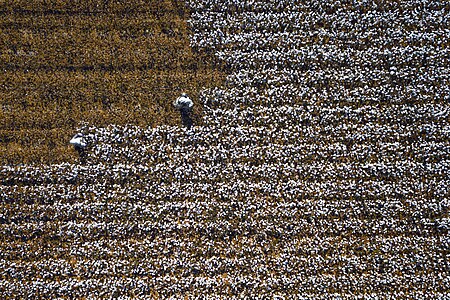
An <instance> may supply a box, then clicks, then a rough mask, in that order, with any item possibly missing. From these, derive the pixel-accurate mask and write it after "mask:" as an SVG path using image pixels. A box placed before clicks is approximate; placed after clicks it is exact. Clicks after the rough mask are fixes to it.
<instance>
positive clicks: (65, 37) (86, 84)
mask: <svg viewBox="0 0 450 300" xmlns="http://www.w3.org/2000/svg"><path fill="white" fill-rule="evenodd" d="M53 2H54V3H49V2H45V1H22V2H20V1H6V2H5V1H4V2H2V4H0V56H1V57H0V72H1V73H0V131H1V132H2V134H1V139H0V158H1V162H2V163H3V164H7V163H9V164H19V163H57V162H63V161H74V159H75V158H76V155H75V152H74V151H72V149H71V147H69V145H68V140H69V139H70V137H71V135H72V134H73V133H74V129H75V128H76V127H77V126H80V122H87V123H89V124H95V125H97V126H105V125H107V124H111V123H113V124H123V125H124V124H135V125H140V126H157V125H162V124H166V125H175V124H177V122H178V118H179V117H178V116H177V115H176V112H175V111H174V110H173V108H172V107H171V103H172V101H173V99H175V98H176V97H177V96H178V95H179V94H180V93H181V92H182V91H185V92H187V93H189V94H190V95H192V96H193V97H198V94H199V92H200V90H201V89H204V88H206V87H211V86H217V85H220V84H221V83H222V81H223V80H224V74H223V73H222V71H221V70H220V69H221V67H220V66H219V65H217V64H216V62H215V61H214V59H213V57H212V58H211V57H209V56H208V55H206V54H205V53H201V52H196V51H194V50H193V49H192V48H191V47H190V43H189V32H190V31H189V27H188V25H187V23H186V18H187V17H189V12H188V9H187V8H186V7H185V4H184V3H183V2H182V1H128V2H127V3H126V4H119V3H118V4H115V3H106V2H104V1H93V2H83V1H81V2H80V3H78V2H77V1H75V2H73V1H53ZM195 114H196V115H197V119H198V121H200V120H201V118H200V116H201V114H202V112H201V107H199V106H197V107H196V111H195ZM55 132H58V133H57V134H56V133H55Z"/></svg>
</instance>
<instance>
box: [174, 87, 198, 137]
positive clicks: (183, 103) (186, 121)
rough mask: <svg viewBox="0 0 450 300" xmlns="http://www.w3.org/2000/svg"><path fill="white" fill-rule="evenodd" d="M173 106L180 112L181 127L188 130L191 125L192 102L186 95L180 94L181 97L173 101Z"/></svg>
mask: <svg viewBox="0 0 450 300" xmlns="http://www.w3.org/2000/svg"><path fill="white" fill-rule="evenodd" d="M173 105H174V106H175V108H176V109H178V110H179V111H180V114H181V122H182V123H183V125H184V126H186V127H187V129H190V128H191V127H192V124H193V122H192V118H191V113H192V107H193V106H194V103H193V102H192V100H191V99H190V98H189V97H188V95H187V94H186V93H182V94H181V96H180V97H178V98H177V99H176V100H175V101H174V103H173Z"/></svg>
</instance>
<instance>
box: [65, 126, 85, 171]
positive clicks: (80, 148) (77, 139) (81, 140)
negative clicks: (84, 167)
mask: <svg viewBox="0 0 450 300" xmlns="http://www.w3.org/2000/svg"><path fill="white" fill-rule="evenodd" d="M69 143H70V144H72V145H73V147H74V148H75V150H76V151H77V152H78V155H79V156H80V162H81V163H82V164H84V163H85V162H86V157H87V153H86V148H87V141H86V138H85V136H84V135H83V134H82V133H77V134H76V135H75V136H74V137H73V138H72V139H71V140H70V141H69Z"/></svg>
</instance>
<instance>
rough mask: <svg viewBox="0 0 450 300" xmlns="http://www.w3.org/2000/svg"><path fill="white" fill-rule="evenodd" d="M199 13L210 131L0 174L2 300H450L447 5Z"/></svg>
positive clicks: (233, 7)
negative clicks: (209, 82)
mask: <svg viewBox="0 0 450 300" xmlns="http://www.w3.org/2000/svg"><path fill="white" fill-rule="evenodd" d="M187 3H188V6H189V7H190V11H191V16H190V20H189V24H190V26H191V46H192V47H193V49H196V50H201V51H206V52H208V53H210V54H211V55H214V56H216V57H217V58H218V59H219V60H221V61H223V62H224V64H225V65H226V68H227V70H229V74H228V76H227V79H226V82H225V85H224V86H223V87H221V88H210V89H204V90H203V91H202V92H201V93H200V97H199V99H194V103H195V104H194V105H197V106H201V107H202V111H203V122H202V124H197V125H195V124H194V126H193V127H191V128H190V129H187V128H185V127H183V126H181V120H180V126H168V125H163V126H158V127H154V128H152V127H139V126H133V125H128V126H119V125H115V124H111V125H109V126H106V127H95V126H92V125H91V124H82V125H80V127H79V128H78V132H80V133H82V134H83V135H84V136H85V137H86V141H87V144H88V148H87V150H86V151H87V157H86V159H85V160H84V161H83V162H80V163H78V164H71V163H61V164H53V165H19V166H12V165H4V166H2V167H1V169H0V178H1V183H2V184H1V186H0V198H1V205H0V224H1V227H0V228H1V235H0V236H1V239H2V240H1V243H0V245H1V246H0V247H1V249H0V297H1V298H76V297H86V298H122V299H125V298H149V299H152V298H154V299H397V298H400V299H450V288H449V287H450V235H449V230H450V217H449V207H450V188H449V187H450V175H449V174H450V122H449V120H450V101H449V100H450V80H449V78H450V67H449V66H450V62H449V54H450V52H449V51H450V50H449V49H450V39H449V37H450V30H449V28H450V11H449V10H450V6H449V4H448V3H447V2H446V1H431V0H429V1H427V0H420V1H419V0H403V1H344V0H340V1H333V2H330V3H329V2H323V3H321V2H319V3H317V2H314V1H272V0H271V1H262V0H261V1H260V0H252V1H236V0H219V1H209V0H203V1H201V0H195V1H194V0H189V1H187ZM173 100H174V99H168V101H173Z"/></svg>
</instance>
